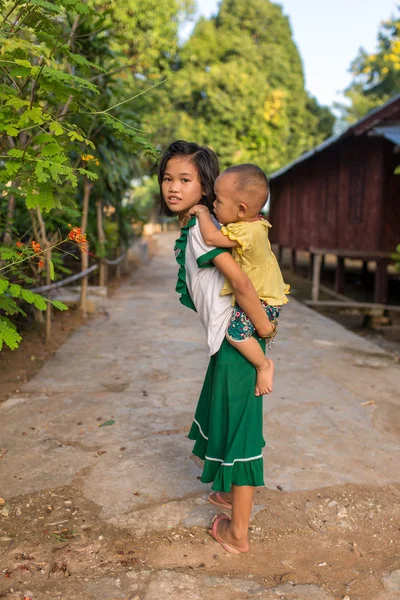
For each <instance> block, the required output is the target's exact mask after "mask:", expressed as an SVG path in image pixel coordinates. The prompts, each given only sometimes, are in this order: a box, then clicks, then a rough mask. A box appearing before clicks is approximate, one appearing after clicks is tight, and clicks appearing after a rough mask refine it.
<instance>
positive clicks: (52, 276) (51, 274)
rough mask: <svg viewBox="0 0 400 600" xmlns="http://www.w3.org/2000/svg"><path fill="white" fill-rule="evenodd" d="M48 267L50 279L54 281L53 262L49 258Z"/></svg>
mask: <svg viewBox="0 0 400 600" xmlns="http://www.w3.org/2000/svg"><path fill="white" fill-rule="evenodd" d="M49 268H50V279H51V280H52V281H54V277H55V275H54V264H53V261H52V260H49Z"/></svg>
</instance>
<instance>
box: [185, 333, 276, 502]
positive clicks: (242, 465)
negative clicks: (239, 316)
mask: <svg viewBox="0 0 400 600" xmlns="http://www.w3.org/2000/svg"><path fill="white" fill-rule="evenodd" d="M260 344H261V346H262V348H263V350H264V351H265V341H264V340H260ZM255 383H256V370H255V368H254V367H253V365H252V364H250V363H249V362H248V361H247V360H246V359H245V358H244V357H243V356H242V355H241V354H240V352H238V351H237V350H235V348H233V347H232V346H231V345H230V344H229V342H228V341H227V340H226V339H225V340H224V341H223V343H222V346H221V348H220V350H219V351H218V352H217V353H216V354H214V355H213V356H212V357H211V358H210V363H209V365H208V369H207V374H206V378H205V380H204V384H203V389H202V390H201V394H200V398H199V402H198V405H197V409H196V413H195V417H194V421H193V425H192V428H191V430H190V433H189V439H191V440H195V444H194V448H193V454H195V455H196V456H198V457H199V458H201V459H202V460H204V468H203V474H202V476H201V481H202V482H203V483H210V482H213V485H212V489H213V490H215V491H219V492H229V491H230V489H231V485H232V484H234V485H251V486H259V485H264V469H263V458H262V448H263V447H264V446H265V441H264V437H263V399H262V396H255V395H254V388H255Z"/></svg>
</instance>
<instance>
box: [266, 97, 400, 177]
mask: <svg viewBox="0 0 400 600" xmlns="http://www.w3.org/2000/svg"><path fill="white" fill-rule="evenodd" d="M399 100H400V94H398V95H397V96H395V97H394V98H391V100H388V101H387V102H385V104H382V105H381V106H378V108H374V110H371V111H370V112H369V113H367V114H366V115H365V116H364V117H362V119H360V120H359V121H357V123H354V125H351V127H349V128H348V129H346V131H344V132H343V133H340V134H339V135H332V136H331V137H329V138H327V139H326V140H324V141H323V142H322V143H321V144H319V145H318V146H315V148H312V149H311V150H309V151H308V152H305V153H304V154H302V155H301V156H299V157H298V158H296V159H295V160H293V161H292V162H290V163H288V164H287V165H285V166H284V167H282V168H281V169H279V170H278V171H274V173H272V175H270V176H269V177H268V179H269V180H270V181H271V180H272V179H276V178H277V177H280V176H281V175H283V174H284V173H286V172H287V171H290V169H292V168H293V167H294V166H296V165H298V164H300V163H302V162H304V161H305V160H307V159H309V158H311V157H312V156H314V155H315V154H319V153H320V152H322V151H323V150H325V149H326V148H328V147H329V146H333V145H334V144H336V142H338V141H339V140H341V139H343V138H345V137H349V136H351V135H352V133H353V130H354V129H355V128H356V127H358V126H359V125H361V124H362V123H363V122H364V121H366V120H367V119H369V118H370V117H372V116H373V115H374V114H377V113H379V112H380V111H381V110H382V109H384V108H387V107H388V106H390V105H391V104H394V103H395V102H398V101H399ZM398 127H399V129H400V125H399V126H397V125H391V126H390V127H389V126H387V127H375V128H374V131H376V133H377V135H384V137H385V138H386V139H389V140H390V141H391V142H393V143H395V144H397V145H398V144H399V141H394V140H393V139H392V138H390V137H389V134H388V133H387V135H385V134H384V133H379V132H378V130H379V129H381V130H383V129H385V130H389V129H390V130H396V131H395V132H394V135H395V139H396V140H398V137H397V136H399V135H400V134H399V130H398V129H397V128H398Z"/></svg>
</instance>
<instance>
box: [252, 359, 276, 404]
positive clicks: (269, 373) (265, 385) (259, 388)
mask: <svg viewBox="0 0 400 600" xmlns="http://www.w3.org/2000/svg"><path fill="white" fill-rule="evenodd" d="M273 380H274V361H273V360H271V359H270V358H266V359H265V363H264V364H263V366H262V367H258V368H257V381H256V390H255V395H256V396H264V394H269V393H270V392H272V382H273Z"/></svg>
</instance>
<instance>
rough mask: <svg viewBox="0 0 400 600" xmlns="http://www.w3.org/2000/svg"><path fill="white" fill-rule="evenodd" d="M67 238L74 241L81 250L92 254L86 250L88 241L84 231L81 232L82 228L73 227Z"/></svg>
mask: <svg viewBox="0 0 400 600" xmlns="http://www.w3.org/2000/svg"><path fill="white" fill-rule="evenodd" d="M68 239H70V240H71V241H72V242H76V243H77V244H78V246H79V247H80V249H81V250H83V252H86V253H87V254H90V256H94V255H93V254H91V253H90V252H89V250H88V246H89V242H88V241H87V238H86V233H82V229H81V228H80V227H73V228H72V229H71V231H70V232H69V234H68Z"/></svg>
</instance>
